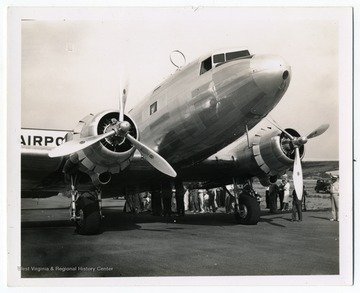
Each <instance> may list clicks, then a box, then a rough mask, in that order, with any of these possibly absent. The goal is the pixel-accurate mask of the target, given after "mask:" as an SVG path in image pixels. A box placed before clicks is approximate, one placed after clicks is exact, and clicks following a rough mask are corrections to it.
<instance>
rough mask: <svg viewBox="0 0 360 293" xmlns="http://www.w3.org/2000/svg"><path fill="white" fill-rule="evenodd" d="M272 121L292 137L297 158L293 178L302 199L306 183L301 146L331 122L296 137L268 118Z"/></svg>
mask: <svg viewBox="0 0 360 293" xmlns="http://www.w3.org/2000/svg"><path fill="white" fill-rule="evenodd" d="M266 120H268V121H269V122H270V123H272V124H273V125H274V126H275V127H276V128H277V129H279V130H280V131H282V132H283V133H285V135H286V136H287V137H288V138H289V139H290V141H291V142H292V145H293V147H294V149H295V159H294V166H293V180H294V187H295V192H296V195H297V198H298V199H299V200H302V196H303V190H304V183H303V172H302V166H301V158H300V151H299V148H300V147H301V146H303V145H304V144H306V143H307V142H308V140H309V139H311V138H314V137H317V136H319V135H321V134H323V133H324V132H325V131H326V130H327V129H328V128H329V126H330V125H329V124H327V123H326V124H322V125H320V126H319V127H318V128H316V129H315V130H313V131H311V132H310V133H309V134H308V135H307V136H305V137H294V136H292V135H291V134H290V133H288V132H287V131H286V130H285V129H283V128H281V127H280V126H279V125H278V124H277V123H276V122H275V120H274V119H272V120H270V119H268V118H266Z"/></svg>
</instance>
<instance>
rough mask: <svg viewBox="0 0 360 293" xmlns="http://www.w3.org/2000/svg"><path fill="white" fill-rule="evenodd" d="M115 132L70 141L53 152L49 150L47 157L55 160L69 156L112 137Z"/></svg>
mask: <svg viewBox="0 0 360 293" xmlns="http://www.w3.org/2000/svg"><path fill="white" fill-rule="evenodd" d="M114 134H115V131H114V130H113V131H109V132H107V133H104V134H100V135H97V136H89V137H84V138H80V139H76V140H70V141H68V142H65V143H63V144H61V145H59V146H58V147H56V148H54V149H53V150H51V151H50V152H49V157H50V158H55V157H62V156H66V155H70V154H72V153H75V152H78V151H80V150H83V149H85V148H87V147H89V146H91V145H93V144H94V143H97V142H98V141H100V140H102V139H104V138H106V137H109V136H111V135H114Z"/></svg>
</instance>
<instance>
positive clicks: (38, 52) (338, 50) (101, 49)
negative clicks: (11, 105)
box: [20, 7, 352, 160]
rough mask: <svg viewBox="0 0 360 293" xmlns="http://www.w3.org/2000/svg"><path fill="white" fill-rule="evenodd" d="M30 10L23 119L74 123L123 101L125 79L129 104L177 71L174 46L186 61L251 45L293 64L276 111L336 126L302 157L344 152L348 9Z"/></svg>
mask: <svg viewBox="0 0 360 293" xmlns="http://www.w3.org/2000/svg"><path fill="white" fill-rule="evenodd" d="M28 15H29V18H28V19H26V20H23V21H22V22H21V35H20V36H21V38H20V39H21V126H22V127H31V128H49V129H69V130H70V129H73V128H74V127H75V125H76V124H77V122H78V120H80V119H81V118H83V117H85V116H86V115H87V114H89V113H98V112H100V111H102V110H105V109H117V108H118V96H119V92H120V88H121V85H122V84H124V81H125V80H129V84H130V85H129V95H128V101H127V105H126V110H130V109H131V108H132V107H134V106H136V104H137V103H139V102H140V100H141V98H142V97H144V96H145V95H146V94H147V93H149V92H150V91H152V90H153V89H154V88H155V87H156V86H157V84H159V83H160V82H162V81H163V80H164V79H166V78H167V77H168V76H169V75H171V74H172V73H174V72H175V70H176V68H175V67H174V66H173V65H172V64H171V62H170V59H169V56H170V53H171V52H172V51H173V50H180V51H181V52H182V53H183V54H184V55H185V57H186V62H187V63H188V62H191V61H192V60H193V59H195V58H197V57H199V56H201V55H204V54H207V53H211V51H215V50H217V49H219V48H229V47H230V48H233V47H242V46H246V47H248V48H249V50H250V52H251V53H253V54H276V55H280V56H282V57H283V58H284V59H285V60H286V61H287V62H288V63H289V64H290V66H291V68H292V80H291V83H290V86H289V89H288V91H287V92H286V94H285V95H284V97H283V98H282V100H281V102H280V103H279V104H278V106H277V107H276V108H275V109H274V110H273V111H272V112H271V114H270V116H271V117H272V118H273V119H275V120H276V121H277V122H278V123H279V124H280V125H281V126H282V127H284V128H287V127H292V128H294V129H296V130H297V131H298V132H299V133H300V134H302V135H307V134H309V133H310V132H311V131H312V130H314V129H315V128H316V127H318V126H319V125H321V124H323V123H329V124H330V128H329V130H328V131H327V132H326V133H325V134H323V135H322V136H320V137H318V138H315V139H312V140H310V141H309V142H308V144H307V148H306V156H305V159H308V160H310V159H321V160H322V159H324V160H326V159H338V158H339V141H340V139H339V137H340V136H341V133H340V132H339V129H340V127H339V122H340V123H341V117H342V116H344V115H345V116H346V115H348V113H347V111H350V109H351V97H347V96H343V92H342V87H344V85H343V79H347V78H350V79H351V75H348V74H349V72H348V71H346V69H347V68H345V70H344V68H343V62H342V60H343V58H347V59H349V58H350V57H351V50H348V48H349V47H350V46H351V41H352V40H351V38H348V37H347V36H348V35H347V34H346V32H345V33H344V23H345V26H346V25H348V24H350V23H351V22H350V21H351V18H350V17H351V10H349V9H346V8H234V7H232V8H218V7H217V8H210V7H207V8H204V7H197V8H192V7H185V8H111V9H106V8H96V9H91V8H78V9H76V8H72V9H44V10H42V11H40V12H39V11H38V12H37V13H29V14H28ZM345 31H346V30H345ZM350 48H351V47H350ZM350 73H351V72H350ZM350 92H351V91H350ZM339 101H341V103H339ZM341 105H343V106H342V107H341ZM340 125H341V124H340Z"/></svg>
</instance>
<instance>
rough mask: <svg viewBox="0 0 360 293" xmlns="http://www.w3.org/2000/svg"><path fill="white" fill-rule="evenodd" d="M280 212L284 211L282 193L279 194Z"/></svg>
mask: <svg viewBox="0 0 360 293" xmlns="http://www.w3.org/2000/svg"><path fill="white" fill-rule="evenodd" d="M279 200H280V210H282V209H284V191H280V192H279Z"/></svg>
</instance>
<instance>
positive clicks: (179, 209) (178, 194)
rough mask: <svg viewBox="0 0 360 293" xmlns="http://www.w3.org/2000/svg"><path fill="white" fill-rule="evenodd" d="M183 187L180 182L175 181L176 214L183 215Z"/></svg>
mask: <svg viewBox="0 0 360 293" xmlns="http://www.w3.org/2000/svg"><path fill="white" fill-rule="evenodd" d="M184 195H185V189H184V186H183V184H182V183H181V182H176V183H175V199H176V213H177V215H178V216H184V215H185V204H184Z"/></svg>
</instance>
